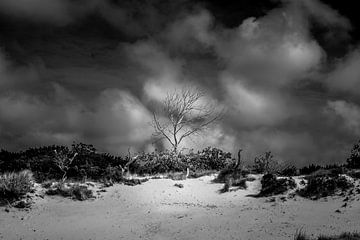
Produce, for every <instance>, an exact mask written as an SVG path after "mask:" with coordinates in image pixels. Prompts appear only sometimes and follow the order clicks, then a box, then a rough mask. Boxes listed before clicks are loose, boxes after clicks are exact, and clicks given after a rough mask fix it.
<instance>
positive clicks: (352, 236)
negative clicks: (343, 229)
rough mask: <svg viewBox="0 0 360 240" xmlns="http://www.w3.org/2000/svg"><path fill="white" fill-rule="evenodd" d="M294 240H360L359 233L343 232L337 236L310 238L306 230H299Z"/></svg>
mask: <svg viewBox="0 0 360 240" xmlns="http://www.w3.org/2000/svg"><path fill="white" fill-rule="evenodd" d="M294 240H360V234H358V233H342V234H340V235H335V236H325V235H320V236H319V237H317V238H310V237H308V236H307V235H306V234H305V233H304V232H302V231H299V232H297V233H296V234H295V236H294Z"/></svg>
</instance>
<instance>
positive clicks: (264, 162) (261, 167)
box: [253, 151, 281, 174]
mask: <svg viewBox="0 0 360 240" xmlns="http://www.w3.org/2000/svg"><path fill="white" fill-rule="evenodd" d="M280 169H281V165H280V163H279V162H278V161H276V160H275V159H274V156H273V155H272V154H271V152H270V151H269V152H265V153H264V154H263V155H260V156H258V157H255V159H254V165H253V170H254V171H255V172H256V173H265V174H268V173H272V174H274V173H278V172H279V171H280Z"/></svg>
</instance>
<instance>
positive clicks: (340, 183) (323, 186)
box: [299, 174, 353, 199]
mask: <svg viewBox="0 0 360 240" xmlns="http://www.w3.org/2000/svg"><path fill="white" fill-rule="evenodd" d="M306 178H307V180H308V183H307V185H306V186H305V188H303V189H301V190H300V191H299V194H300V195H301V196H303V197H307V198H314V199H318V198H321V197H327V196H331V195H334V194H335V193H336V191H339V190H340V191H345V190H347V189H349V188H351V187H353V183H351V182H349V181H348V180H347V178H346V177H344V176H341V175H326V174H325V175H324V174H323V175H319V174H317V175H310V176H307V177H306Z"/></svg>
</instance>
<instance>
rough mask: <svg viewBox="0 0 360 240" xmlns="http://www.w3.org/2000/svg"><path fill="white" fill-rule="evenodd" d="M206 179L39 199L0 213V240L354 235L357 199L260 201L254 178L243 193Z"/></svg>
mask: <svg viewBox="0 0 360 240" xmlns="http://www.w3.org/2000/svg"><path fill="white" fill-rule="evenodd" d="M212 178H213V177H202V178H199V179H188V180H186V181H172V180H168V179H157V180H149V181H148V182H146V183H143V184H142V185H138V186H134V187H131V186H124V185H116V186H113V187H110V188H107V192H105V193H101V195H100V196H99V197H98V198H97V199H95V200H92V201H84V202H80V201H73V200H70V199H64V198H62V197H50V196H46V197H45V198H44V199H41V198H36V199H35V200H36V201H35V204H34V205H33V207H32V209H31V210H30V211H24V210H17V209H10V212H5V211H4V208H0V239H6V240H8V239H9V240H10V239H37V240H40V239H69V240H76V239H158V240H161V239H182V240H185V239H216V240H220V239H266V240H271V239H276V240H281V239H293V235H294V233H295V232H296V230H297V229H303V230H304V231H306V232H307V233H308V234H310V235H311V234H315V235H318V234H338V233H340V232H342V231H355V230H360V201H359V199H360V196H359V195H358V196H356V197H355V198H354V199H353V200H352V201H349V202H348V206H347V207H346V208H342V207H341V206H342V205H343V204H344V202H343V201H342V200H343V199H344V197H332V198H328V199H327V201H325V200H318V201H312V200H307V199H303V198H301V197H295V198H294V199H289V200H287V201H285V202H282V201H281V200H280V196H277V197H276V202H267V200H268V199H269V198H258V199H256V198H252V197H247V196H246V195H248V194H253V193H257V191H258V190H259V187H260V183H259V181H258V180H257V181H255V182H249V183H248V185H249V188H248V190H238V191H233V192H229V193H224V194H219V193H218V190H220V189H221V188H222V184H214V183H211V179H212ZM176 182H181V183H182V184H183V185H184V188H177V187H175V186H174V184H175V183H176ZM337 209H340V210H341V213H336V212H335V210H337Z"/></svg>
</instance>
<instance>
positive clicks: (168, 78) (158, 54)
mask: <svg viewBox="0 0 360 240" xmlns="http://www.w3.org/2000/svg"><path fill="white" fill-rule="evenodd" d="M28 2H29V1H16V2H14V1H2V2H1V3H0V9H1V10H0V12H2V13H3V14H5V15H6V16H12V17H13V18H14V19H20V20H21V19H22V20H24V19H26V20H27V21H32V22H34V24H35V25H33V26H32V27H31V28H29V29H27V30H26V31H25V32H24V33H22V32H21V31H11V32H9V33H7V32H4V31H2V38H3V39H4V44H3V46H2V47H3V48H2V51H1V52H0V92H1V96H0V113H1V114H0V139H1V142H2V143H3V146H4V147H9V148H12V149H17V148H23V147H27V146H32V145H34V144H37V145H40V144H51V143H65V144H69V143H71V142H72V141H73V140H77V141H85V142H90V143H93V144H95V145H97V146H99V147H100V148H101V149H103V150H107V151H111V152H117V153H121V152H122V151H124V150H125V149H126V148H127V147H129V146H133V147H135V148H136V149H138V150H141V149H147V150H149V149H151V148H152V147H153V146H152V145H151V133H152V129H151V127H150V125H149V124H148V123H149V121H150V120H151V110H152V106H153V105H154V103H158V102H160V101H161V99H163V97H164V96H165V95H166V93H167V92H171V91H173V90H174V89H176V88H180V87H182V86H187V85H189V84H192V85H195V86H198V87H200V88H202V89H204V90H206V92H207V93H208V95H207V100H206V101H212V102H215V103H217V104H218V105H219V106H221V107H224V108H227V113H226V115H225V116H224V118H223V120H222V122H220V123H219V124H218V125H215V126H213V128H212V129H211V130H210V131H209V132H208V133H207V134H208V135H207V136H206V138H201V139H189V140H188V141H187V142H185V145H184V147H188V148H194V147H195V148H198V147H199V148H200V147H205V146H207V145H213V146H219V147H223V148H225V149H226V150H229V151H235V149H236V148H238V147H243V148H244V149H245V150H246V158H247V159H251V158H252V157H253V156H254V155H256V154H259V153H261V152H262V151H265V150H272V151H274V153H275V154H276V156H277V157H278V158H279V159H280V160H283V161H290V162H292V163H296V164H298V165H301V164H304V163H308V162H311V161H319V162H331V161H342V160H344V159H345V154H346V151H348V148H349V147H351V146H350V145H351V143H352V142H353V141H354V140H356V136H357V134H358V133H359V131H360V130H359V129H360V128H359V125H358V124H357V122H359V121H358V120H359V116H360V107H359V106H358V104H359V102H357V101H358V99H359V98H358V97H357V95H358V93H357V92H356V91H355V89H356V87H355V86H356V84H357V81H358V80H359V79H358V75H359V73H358V68H357V67H356V66H357V63H358V62H359V54H358V52H357V51H352V52H349V53H348V54H347V55H346V56H344V57H343V58H342V59H340V60H338V61H337V62H335V63H334V62H333V61H331V62H330V61H329V53H328V52H327V51H326V50H325V49H324V48H323V47H322V45H321V43H320V42H319V41H317V38H316V37H315V36H314V35H313V29H312V27H313V24H314V23H316V25H317V26H322V27H324V28H326V29H327V31H326V32H325V33H324V34H327V35H328V36H327V37H328V38H332V37H331V34H329V33H331V32H332V31H333V29H334V31H335V32H337V33H341V34H343V35H344V36H345V35H348V34H349V32H350V31H351V29H352V26H351V23H350V22H349V20H348V19H347V18H346V17H344V16H342V15H341V14H340V13H339V12H337V11H336V10H334V9H332V8H331V7H329V6H328V5H325V4H324V3H322V2H320V1H315V0H313V1H311V0H302V1H290V0H284V1H281V4H280V6H279V7H277V8H275V9H272V10H270V11H268V12H267V13H266V14H264V15H263V16H261V17H256V18H255V17H249V18H246V19H242V21H241V23H240V24H239V25H237V26H236V27H227V26H225V25H224V24H222V23H221V22H219V20H218V19H216V17H215V15H214V14H213V13H212V12H210V11H209V10H207V9H206V8H205V7H201V5H196V6H195V7H194V6H192V7H189V3H188V1H174V2H171V3H163V2H162V1H129V2H128V1H97V0H90V1H70V0H69V1H54V2H53V4H49V3H48V1H43V0H32V4H31V6H30V5H29V4H28ZM85 3H86V4H85ZM99 16H100V17H101V19H102V20H101V21H100V20H99ZM90 20H92V21H90ZM89 22H92V23H94V22H96V23H97V24H95V25H91V26H90V25H84V24H85V23H89ZM9 24H11V23H10V22H9ZM43 24H46V26H47V30H46V31H45V30H44V31H40V33H41V34H38V33H39V30H36V32H35V31H34V32H31V31H32V29H34V28H38V27H39V26H43ZM49 25H50V27H49ZM59 26H61V27H59ZM108 26H111V27H112V28H111V31H112V32H111V33H112V34H110V35H106V34H103V33H104V32H102V31H100V30H102V29H100V30H99V28H107V27H108ZM12 27H13V28H18V27H19V25H14V26H12V25H10V26H8V27H7V29H11V28H12ZM49 28H50V29H52V30H49ZM77 29H78V30H77ZM14 30H16V29H14ZM117 31H118V32H120V33H121V34H116V32H117ZM14 32H16V34H15V33H14ZM32 33H36V34H32ZM11 34H13V35H11ZM23 34H24V35H26V36H27V38H26V39H24V37H22V36H23ZM10 35H11V38H10V37H9V36H10ZM129 39H131V41H128V40H129ZM334 41H335V40H334ZM335 42H336V41H335ZM315 85H317V86H320V88H315V87H313V86H315ZM349 94H351V95H352V97H350V98H349V97H348V96H349ZM333 96H336V98H335V97H333Z"/></svg>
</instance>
